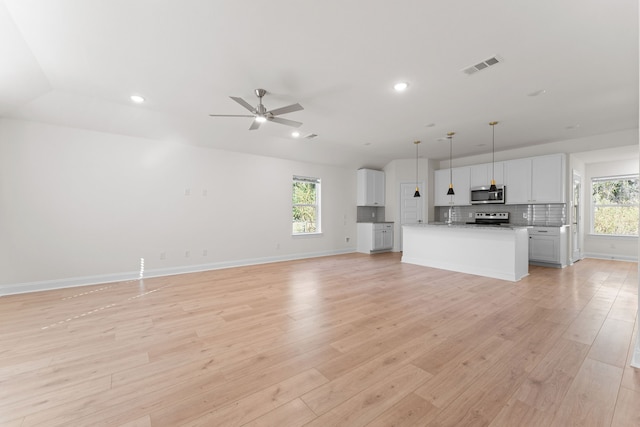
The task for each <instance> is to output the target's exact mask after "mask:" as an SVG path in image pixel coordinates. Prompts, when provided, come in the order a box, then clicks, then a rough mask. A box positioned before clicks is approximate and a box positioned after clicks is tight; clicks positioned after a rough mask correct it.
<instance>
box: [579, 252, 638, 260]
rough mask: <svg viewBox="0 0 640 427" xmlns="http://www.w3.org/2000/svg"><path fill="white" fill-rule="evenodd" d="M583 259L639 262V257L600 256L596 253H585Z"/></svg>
mask: <svg viewBox="0 0 640 427" xmlns="http://www.w3.org/2000/svg"><path fill="white" fill-rule="evenodd" d="M583 258H596V259H610V260H614V261H629V262H638V257H636V256H622V255H611V254H599V253H595V252H585V253H584V254H583Z"/></svg>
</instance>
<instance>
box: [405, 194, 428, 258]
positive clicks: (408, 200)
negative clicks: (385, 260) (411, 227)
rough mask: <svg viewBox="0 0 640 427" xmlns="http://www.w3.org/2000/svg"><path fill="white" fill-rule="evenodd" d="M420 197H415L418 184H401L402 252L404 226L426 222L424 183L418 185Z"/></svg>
mask: <svg viewBox="0 0 640 427" xmlns="http://www.w3.org/2000/svg"><path fill="white" fill-rule="evenodd" d="M418 190H419V191H420V197H413V195H414V193H415V192H416V183H415V182H411V183H407V182H403V183H401V184H400V238H399V241H400V250H401V251H402V226H403V225H404V224H419V223H421V222H424V205H425V200H426V197H427V194H426V193H425V191H424V183H423V182H420V183H418Z"/></svg>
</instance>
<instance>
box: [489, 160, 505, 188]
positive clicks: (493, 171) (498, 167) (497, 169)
mask: <svg viewBox="0 0 640 427" xmlns="http://www.w3.org/2000/svg"><path fill="white" fill-rule="evenodd" d="M488 168H489V171H488V172H489V183H491V177H492V176H493V179H495V180H496V185H497V186H501V185H504V162H496V163H495V165H492V164H491V163H489V167H488Z"/></svg>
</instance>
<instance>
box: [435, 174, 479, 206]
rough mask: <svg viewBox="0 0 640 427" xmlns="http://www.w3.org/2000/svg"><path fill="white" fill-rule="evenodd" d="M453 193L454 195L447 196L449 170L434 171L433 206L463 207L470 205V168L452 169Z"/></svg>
mask: <svg viewBox="0 0 640 427" xmlns="http://www.w3.org/2000/svg"><path fill="white" fill-rule="evenodd" d="M451 173H452V174H453V191H454V192H455V195H453V196H447V190H449V169H440V170H437V171H435V173H434V179H433V192H434V196H433V200H434V205H435V206H463V205H469V204H471V203H470V201H469V195H470V188H471V187H470V185H469V183H470V181H469V174H470V168H469V167H468V166H465V167H460V168H453V169H452V170H451Z"/></svg>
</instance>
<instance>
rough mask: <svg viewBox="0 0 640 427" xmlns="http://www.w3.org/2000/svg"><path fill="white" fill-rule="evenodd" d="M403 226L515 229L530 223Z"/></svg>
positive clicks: (459, 223)
mask: <svg viewBox="0 0 640 427" xmlns="http://www.w3.org/2000/svg"><path fill="white" fill-rule="evenodd" d="M404 226H405V227H450V228H468V229H482V230H515V229H520V228H530V227H531V226H530V225H513V224H501V225H491V224H465V223H462V222H454V223H451V224H449V223H446V222H429V223H426V224H405V225H404Z"/></svg>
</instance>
